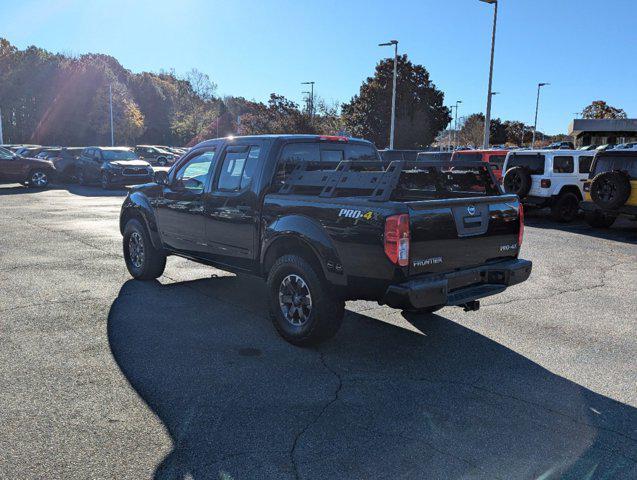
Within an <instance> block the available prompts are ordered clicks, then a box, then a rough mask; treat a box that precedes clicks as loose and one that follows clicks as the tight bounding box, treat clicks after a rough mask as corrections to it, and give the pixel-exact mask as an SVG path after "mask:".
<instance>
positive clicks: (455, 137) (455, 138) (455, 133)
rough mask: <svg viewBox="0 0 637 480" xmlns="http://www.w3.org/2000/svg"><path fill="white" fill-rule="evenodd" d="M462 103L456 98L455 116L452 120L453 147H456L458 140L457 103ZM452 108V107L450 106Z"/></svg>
mask: <svg viewBox="0 0 637 480" xmlns="http://www.w3.org/2000/svg"><path fill="white" fill-rule="evenodd" d="M461 103H462V100H456V117H455V120H454V122H453V147H454V149H455V147H457V146H458V145H457V142H458V105H459V104H461ZM452 108H453V107H452Z"/></svg>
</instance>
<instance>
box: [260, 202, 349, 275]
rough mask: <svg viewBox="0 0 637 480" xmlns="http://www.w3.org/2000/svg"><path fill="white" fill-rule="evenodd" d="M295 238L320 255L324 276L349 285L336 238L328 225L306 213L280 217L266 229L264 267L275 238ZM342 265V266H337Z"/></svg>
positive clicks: (318, 257)
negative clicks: (326, 228) (331, 236)
mask: <svg viewBox="0 0 637 480" xmlns="http://www.w3.org/2000/svg"><path fill="white" fill-rule="evenodd" d="M284 239H294V240H296V241H299V242H301V243H303V244H305V245H306V246H307V247H309V248H310V249H311V250H312V252H313V253H314V255H315V256H316V258H317V259H318V261H319V263H320V265H321V268H322V269H323V274H324V275H325V278H326V279H327V280H328V281H329V282H330V283H332V284H334V285H340V286H345V285H347V275H346V274H345V272H344V271H343V267H342V265H343V264H342V262H341V260H340V258H339V255H338V251H337V249H336V246H335V245H334V242H333V241H332V239H331V238H330V237H329V235H328V234H327V232H326V231H325V229H324V228H323V227H322V226H321V225H320V224H319V223H318V222H317V221H316V220H314V219H312V218H310V217H306V216H304V215H289V216H285V217H282V218H278V219H277V220H275V221H274V222H273V223H272V224H270V225H267V226H266V227H265V229H264V236H263V242H262V248H261V256H260V264H261V267H262V269H263V267H264V266H265V260H266V257H267V254H268V251H269V250H270V248H271V247H272V246H273V245H275V244H276V242H278V241H281V240H284ZM337 266H339V267H340V269H338V268H337Z"/></svg>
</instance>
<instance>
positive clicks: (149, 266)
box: [123, 218, 166, 280]
mask: <svg viewBox="0 0 637 480" xmlns="http://www.w3.org/2000/svg"><path fill="white" fill-rule="evenodd" d="M133 236H135V239H136V241H137V240H139V241H141V242H142V246H143V260H142V261H141V262H139V263H136V262H135V261H134V260H133V259H132V258H131V250H130V249H131V237H133ZM123 249H124V260H125V262H126V268H127V269H128V271H129V273H130V274H131V275H132V276H133V278H135V279H137V280H154V279H156V278H158V277H161V275H162V274H163V273H164V269H165V268H166V255H165V254H164V253H163V252H162V251H160V250H158V249H157V248H155V247H154V245H153V242H152V241H151V239H150V235H149V234H148V231H147V230H146V227H145V226H144V225H142V223H141V222H140V221H139V220H137V219H136V218H133V219H131V220H129V221H128V222H127V223H126V226H125V227H124V240H123Z"/></svg>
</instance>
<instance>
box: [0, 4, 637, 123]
mask: <svg viewBox="0 0 637 480" xmlns="http://www.w3.org/2000/svg"><path fill="white" fill-rule="evenodd" d="M0 11H2V19H3V22H2V27H1V28H0V36H4V37H6V38H8V39H9V41H11V42H12V43H14V44H15V45H17V46H18V47H20V48H24V47H26V46H28V45H37V46H40V47H43V48H46V49H47V50H51V51H54V52H64V53H72V54H80V53H85V52H100V53H106V54H110V55H113V56H114V57H116V58H117V59H118V60H119V61H120V62H121V63H122V64H123V65H124V67H126V68H128V69H131V70H132V71H135V72H138V71H142V70H149V71H158V70H160V69H169V68H174V69H175V71H176V72H177V73H184V72H186V71H188V70H189V69H191V68H193V67H196V68H197V69H199V70H201V71H204V72H206V73H207V74H209V75H210V77H211V78H212V79H213V80H214V81H215V82H216V83H217V85H218V93H219V94H222V95H223V94H231V95H241V96H244V97H246V98H249V99H256V100H265V99H267V97H268V96H269V94H270V93H271V92H277V93H281V94H283V95H285V96H287V97H289V98H291V99H293V100H296V101H299V102H300V101H301V100H302V94H301V92H302V90H304V88H303V86H302V85H300V82H302V81H305V80H314V81H316V93H317V94H318V95H320V96H322V97H323V98H325V99H326V100H329V101H347V100H349V99H350V98H351V97H352V95H354V94H355V93H357V92H358V89H359V87H360V84H361V82H362V81H363V80H364V79H365V78H366V77H367V76H369V75H370V74H371V73H372V72H373V69H374V65H375V64H376V62H377V61H378V60H379V59H380V58H382V57H383V56H389V55H390V50H389V49H388V48H386V49H383V48H380V47H378V46H377V44H378V43H380V42H383V41H387V40H389V39H397V40H399V41H400V45H399V48H400V52H401V53H407V54H408V55H409V57H410V59H411V60H412V61H414V62H416V63H420V64H422V65H424V66H425V67H426V68H427V69H428V70H429V72H430V73H431V78H432V80H433V81H434V83H435V84H436V85H437V86H438V88H440V89H441V90H442V91H444V92H445V101H446V103H447V104H448V105H450V104H452V103H454V102H455V101H456V100H459V99H460V100H463V104H462V106H461V108H460V111H459V113H460V115H461V116H462V115H467V114H469V113H474V112H479V111H484V108H485V105H484V104H485V99H486V90H487V75H488V60H489V48H490V41H491V22H492V15H493V7H492V6H491V5H488V4H485V3H482V2H480V1H478V0H402V1H399V0H395V1H394V2H390V1H377V0H367V1H358V0H353V1H347V0H341V1H333V0H323V1H320V2H318V1H309V0H306V1H303V0H297V1H292V0H290V1H287V0H262V1H257V0H233V1H215V0H210V1H205V0H174V1H168V0H139V1H135V0H128V1H125V0H110V1H107V0H91V1H87V0H0ZM636 19H637V2H636V1H634V0H607V1H603V2H602V1H600V0H500V8H499V18H498V34H497V42H496V58H495V71H494V90H495V91H498V92H501V95H498V96H496V97H495V98H494V104H493V116H494V117H501V118H503V119H514V120H522V121H525V122H527V123H532V121H533V114H534V108H535V91H536V88H537V87H536V86H537V83H538V82H540V81H541V82H550V83H551V86H549V87H546V88H545V89H544V90H543V93H542V100H541V111H540V119H539V122H538V129H540V130H543V131H545V132H547V133H551V134H554V133H560V132H563V133H565V132H566V130H567V127H568V123H569V121H570V120H571V119H572V118H573V116H574V115H573V113H574V112H578V111H581V109H582V108H583V107H584V106H586V105H588V104H589V103H590V102H591V101H592V100H597V99H603V100H606V101H607V102H608V103H610V104H611V105H614V106H617V107H621V108H624V109H625V110H626V112H627V113H628V115H629V117H633V118H634V117H637V61H635V55H634V52H635V48H636V47H637V27H636V24H635V20H636Z"/></svg>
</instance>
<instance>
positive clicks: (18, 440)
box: [0, 185, 637, 480]
mask: <svg viewBox="0 0 637 480" xmlns="http://www.w3.org/2000/svg"><path fill="white" fill-rule="evenodd" d="M122 198H123V192H117V191H115V192H107V193H104V192H102V191H101V190H99V189H97V188H90V187H69V188H68V189H66V188H63V189H51V190H46V191H39V192H38V191H32V190H27V189H24V188H22V187H19V186H12V185H2V186H0V385H2V388H1V389H0V478H3V479H4V478H7V479H9V478H15V479H27V478H28V479H31V478H34V479H35V478H38V479H40V478H41V479H76V478H77V479H87V478H95V479H97V478H109V479H110V478H117V479H142V478H156V479H161V480H163V479H190V478H192V479H195V480H199V479H218V478H224V479H229V478H232V479H261V478H271V479H301V478H302V479H327V478H329V479H339V478H348V479H349V478H354V479H376V478H378V479H380V478H383V479H384V478H391V479H399V478H404V479H414V478H423V479H475V478H487V479H496V478H498V479H544V480H547V479H557V478H562V479H611V478H612V479H635V478H637V355H636V353H637V319H636V315H635V312H637V299H636V289H635V284H636V280H637V247H636V245H637V227H636V226H635V224H634V223H632V224H631V223H630V222H627V221H622V222H618V223H617V224H616V226H614V227H613V228H612V229H611V230H609V231H607V232H602V233H600V232H596V231H593V230H591V229H590V228H588V226H586V225H585V224H584V223H583V222H576V223H575V224H573V225H569V226H559V225H556V224H554V223H552V222H550V221H549V220H548V219H547V217H546V215H543V214H541V213H531V214H529V215H528V223H527V229H526V238H525V244H524V246H523V255H522V256H523V257H524V258H528V259H531V260H533V262H534V273H533V275H532V277H531V279H530V280H529V281H528V282H527V283H525V284H522V285H519V286H516V287H513V288H511V289H510V290H508V291H507V292H505V293H504V294H502V295H500V296H496V297H491V298H488V299H486V300H484V301H483V306H482V309H481V310H480V311H479V312H474V313H463V312H462V311H461V310H460V309H458V308H445V309H443V310H441V311H440V312H438V314H437V315H434V316H432V317H430V318H426V317H410V316H403V315H402V314H401V312H400V311H396V310H391V309H389V308H386V307H379V306H378V305H377V304H375V303H372V302H351V303H348V311H347V314H346V317H345V321H344V324H343V328H342V329H341V331H340V332H339V334H338V335H337V336H336V338H335V339H334V340H332V341H330V342H328V343H326V344H324V345H322V346H321V347H320V348H319V349H299V348H295V347H293V346H291V345H289V344H287V343H286V342H284V341H283V340H282V339H281V338H280V337H279V336H278V335H277V334H276V333H275V330H274V328H273V327H272V326H271V324H270V322H269V320H268V318H267V316H266V315H265V313H264V308H265V298H264V289H263V287H262V285H261V283H260V282H259V281H258V280H255V279H250V278H241V277H236V276H234V275H231V274H227V273H224V272H221V271H218V270H215V269H212V268H209V267H203V266H199V265H196V264H194V263H190V262H187V261H185V260H182V259H176V258H171V259H169V262H168V266H167V268H166V275H164V276H163V277H161V278H160V279H159V281H155V282H147V283H143V282H137V281H133V280H131V278H130V277H129V275H128V273H127V271H126V268H125V266H124V262H123V260H122V258H121V238H120V234H119V230H118V213H119V207H120V205H121V202H122Z"/></svg>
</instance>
